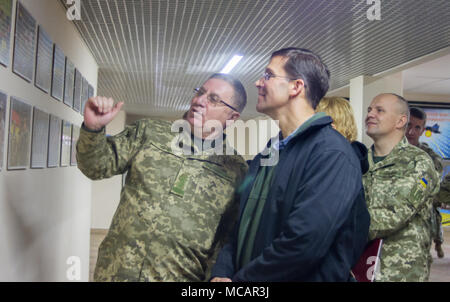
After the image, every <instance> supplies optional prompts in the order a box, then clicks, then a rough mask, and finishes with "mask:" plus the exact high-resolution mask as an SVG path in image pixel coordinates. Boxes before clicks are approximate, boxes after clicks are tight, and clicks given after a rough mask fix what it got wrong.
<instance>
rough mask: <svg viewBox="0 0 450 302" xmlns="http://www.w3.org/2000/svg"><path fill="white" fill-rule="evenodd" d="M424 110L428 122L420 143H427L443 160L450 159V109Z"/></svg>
mask: <svg viewBox="0 0 450 302" xmlns="http://www.w3.org/2000/svg"><path fill="white" fill-rule="evenodd" d="M422 109H423V110H424V111H425V113H426V114H427V122H426V124H425V132H424V133H423V135H422V136H421V137H420V138H419V142H421V143H427V144H428V146H430V148H431V149H433V151H434V152H436V154H438V155H439V156H440V157H442V158H443V159H450V108H422Z"/></svg>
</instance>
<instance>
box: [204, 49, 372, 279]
mask: <svg viewBox="0 0 450 302" xmlns="http://www.w3.org/2000/svg"><path fill="white" fill-rule="evenodd" d="M328 80H329V71H328V69H327V67H326V66H325V65H324V64H323V63H322V61H321V59H320V58H319V57H318V56H317V55H315V54H314V53H312V52H311V51H308V50H305V49H298V48H287V49H282V50H279V51H277V52H275V53H273V54H272V57H271V60H270V62H269V65H268V66H267V68H266V71H265V72H264V74H263V76H262V78H261V79H259V80H258V81H257V82H256V86H257V88H258V104H257V110H258V111H259V112H261V113H264V114H267V115H268V116H270V117H271V118H272V119H274V120H278V121H279V126H280V129H281V132H280V134H279V140H275V142H273V141H271V142H269V143H268V145H267V147H266V149H265V150H264V151H263V152H262V153H260V154H258V155H257V156H256V157H255V159H254V160H253V161H252V162H251V164H250V168H249V171H248V174H247V176H246V179H245V180H244V182H243V184H242V186H241V192H240V198H241V203H240V217H239V221H238V224H237V226H236V230H235V232H234V234H233V238H232V240H230V243H229V244H227V245H226V246H225V247H224V248H223V249H222V251H221V252H220V254H219V257H218V259H217V262H216V265H215V266H214V268H213V271H212V277H213V278H212V281H224V282H225V281H347V280H349V279H350V270H351V268H352V267H353V266H354V265H355V263H356V262H357V260H358V259H359V257H360V255H361V254H362V252H363V250H364V247H365V244H366V243H367V237H368V229H369V222H370V218H369V214H368V211H367V207H366V204H365V200H364V190H363V187H362V180H361V167H360V163H359V160H358V158H357V157H356V155H355V152H354V151H353V150H352V147H351V146H350V144H349V143H348V141H347V140H346V139H345V138H344V137H343V136H341V135H340V134H339V133H338V132H337V131H336V130H334V129H333V128H332V127H331V123H332V119H331V118H330V117H329V116H326V115H325V114H324V113H315V112H314V109H315V108H316V106H317V104H318V102H319V101H320V99H321V98H322V97H323V96H324V95H325V93H326V92H327V90H328Z"/></svg>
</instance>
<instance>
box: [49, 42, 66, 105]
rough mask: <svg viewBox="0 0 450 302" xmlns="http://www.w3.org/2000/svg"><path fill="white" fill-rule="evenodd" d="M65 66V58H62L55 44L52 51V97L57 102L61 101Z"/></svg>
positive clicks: (59, 49)
mask: <svg viewBox="0 0 450 302" xmlns="http://www.w3.org/2000/svg"><path fill="white" fill-rule="evenodd" d="M65 66H66V57H65V56H64V53H63V52H62V50H61V48H59V47H58V45H56V44H55V47H54V49H53V77H52V97H54V98H55V99H57V100H58V101H62V100H63V95H64V72H65Z"/></svg>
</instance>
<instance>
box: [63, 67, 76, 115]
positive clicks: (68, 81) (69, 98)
mask: <svg viewBox="0 0 450 302" xmlns="http://www.w3.org/2000/svg"><path fill="white" fill-rule="evenodd" d="M74 81H75V66H74V65H73V63H72V62H71V61H70V60H69V59H68V58H66V77H65V84H64V104H66V105H68V106H69V107H70V108H72V107H73V84H74Z"/></svg>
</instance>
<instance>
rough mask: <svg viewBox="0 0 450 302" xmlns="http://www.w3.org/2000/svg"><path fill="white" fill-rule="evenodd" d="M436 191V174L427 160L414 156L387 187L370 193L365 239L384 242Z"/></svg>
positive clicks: (420, 208)
mask: <svg viewBox="0 0 450 302" xmlns="http://www.w3.org/2000/svg"><path fill="white" fill-rule="evenodd" d="M438 190H439V174H438V172H437V171H436V170H435V169H434V165H433V163H432V161H431V159H430V158H429V157H428V156H425V155H424V156H418V157H417V158H416V161H415V167H414V169H407V170H406V171H404V172H403V173H402V176H401V178H398V179H396V180H395V183H394V184H393V185H392V186H390V187H380V188H377V190H376V191H373V192H372V194H374V196H372V199H373V200H374V201H376V202H375V203H374V206H370V207H369V213H370V217H371V223H370V231H369V238H370V239H374V238H385V237H387V236H389V235H391V234H393V233H395V232H397V231H398V230H400V229H402V228H403V227H405V226H406V225H407V224H408V223H409V222H410V221H411V220H412V219H413V218H414V217H415V216H416V215H418V213H419V211H421V210H422V208H423V207H424V206H427V203H431V199H430V197H431V196H433V195H435V194H436V193H437V192H438Z"/></svg>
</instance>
